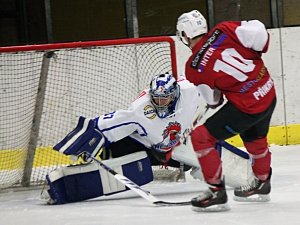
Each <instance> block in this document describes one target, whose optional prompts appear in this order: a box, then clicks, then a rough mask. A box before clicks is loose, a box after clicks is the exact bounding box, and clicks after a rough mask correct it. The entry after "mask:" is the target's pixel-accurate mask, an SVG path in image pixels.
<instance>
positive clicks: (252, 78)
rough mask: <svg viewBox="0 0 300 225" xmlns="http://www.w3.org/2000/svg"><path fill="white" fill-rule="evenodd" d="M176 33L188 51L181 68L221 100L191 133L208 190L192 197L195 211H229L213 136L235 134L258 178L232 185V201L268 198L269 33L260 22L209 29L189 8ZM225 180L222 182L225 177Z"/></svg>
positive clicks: (272, 99) (213, 99)
mask: <svg viewBox="0 0 300 225" xmlns="http://www.w3.org/2000/svg"><path fill="white" fill-rule="evenodd" d="M177 34H178V35H179V37H180V39H181V41H182V42H183V43H184V44H185V45H187V46H188V47H189V48H190V49H191V50H192V55H191V56H190V58H189V59H188V61H187V63H186V68H185V75H186V78H187V80H189V81H190V82H192V83H193V84H195V85H196V86H197V87H198V89H199V91H200V93H205V94H203V97H205V98H206V101H207V103H208V104H209V105H212V106H213V107H217V106H218V105H220V104H222V103H223V96H225V97H226V99H227V103H226V104H224V105H223V106H222V107H221V108H220V109H219V110H218V111H217V112H216V113H215V114H214V115H212V116H211V117H210V118H208V119H207V121H206V122H205V123H204V124H203V125H201V126H198V127H196V128H195V129H194V130H193V132H192V133H191V140H192V144H193V148H194V151H195V152H196V155H197V156H198V161H199V163H200V165H201V168H202V172H203V175H204V179H205V181H206V182H207V184H208V185H209V189H208V190H207V191H204V192H203V193H201V194H200V195H199V196H198V197H196V198H194V199H192V205H193V206H194V209H195V210H196V211H206V210H209V209H212V208H215V210H227V209H229V207H228V205H227V194H226V190H225V184H224V180H223V179H222V163H221V159H220V157H219V154H218V152H217V150H216V148H215V144H216V142H217V140H226V139H227V138H230V137H233V136H234V135H236V134H239V135H240V137H241V139H242V140H243V143H244V146H245V148H246V149H247V151H248V152H249V153H250V155H251V157H252V159H253V165H252V168H253V172H254V174H255V176H256V178H255V179H254V180H253V182H252V183H251V184H250V185H247V186H242V187H240V188H236V189H235V191H234V195H235V197H234V199H235V200H244V201H268V200H269V199H270V198H269V193H270V191H271V184H270V179H271V173H272V170H271V153H270V151H269V148H268V142H267V134H268V131H269V126H270V120H271V116H272V114H273V111H274V108H275V105H276V94H275V88H274V83H273V80H272V78H271V77H270V75H269V72H268V70H267V68H266V67H265V65H264V62H263V60H262V58H261V57H262V53H265V52H266V51H267V49H268V45H269V34H268V32H267V30H266V28H265V26H264V24H262V23H261V22H260V21H258V20H250V21H227V22H222V23H220V24H218V25H216V26H215V27H213V28H212V29H211V30H210V31H208V29H207V23H206V19H205V18H204V17H203V16H202V14H201V13H200V12H199V11H197V10H193V11H191V12H187V13H184V14H182V15H181V16H180V17H179V18H178V21H177ZM225 181H226V180H225Z"/></svg>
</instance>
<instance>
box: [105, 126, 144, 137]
mask: <svg viewBox="0 0 300 225" xmlns="http://www.w3.org/2000/svg"><path fill="white" fill-rule="evenodd" d="M131 124H135V125H137V126H139V127H140V128H141V130H142V131H143V133H142V134H140V133H139V135H140V136H142V137H145V136H147V135H148V134H147V131H146V129H145V128H144V127H143V126H142V125H141V124H139V123H136V122H128V123H120V124H118V125H115V126H112V127H109V128H105V129H102V130H100V131H101V132H102V133H104V132H105V131H109V130H113V129H116V128H118V127H122V126H127V125H131ZM137 130H138V129H136V131H137ZM129 135H130V134H128V136H129Z"/></svg>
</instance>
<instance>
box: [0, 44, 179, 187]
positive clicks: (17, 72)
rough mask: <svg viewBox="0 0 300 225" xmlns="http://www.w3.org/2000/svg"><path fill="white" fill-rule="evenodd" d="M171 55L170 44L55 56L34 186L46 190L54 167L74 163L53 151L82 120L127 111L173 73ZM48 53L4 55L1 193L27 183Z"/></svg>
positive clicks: (0, 85)
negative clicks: (154, 80) (155, 80)
mask: <svg viewBox="0 0 300 225" xmlns="http://www.w3.org/2000/svg"><path fill="white" fill-rule="evenodd" d="M0 51H1V48H0ZM48 51H52V50H51V49H47V52H48ZM170 51H171V50H170V43H169V42H166V41H161V42H153V43H152V42H148V43H132V44H122V45H109V46H91V47H88V48H68V49H59V50H55V51H53V54H49V60H50V65H49V69H48V70H47V71H48V76H47V79H46V83H45V85H46V86H45V88H46V91H45V94H44V95H43V97H44V103H43V108H42V111H41V122H40V126H39V135H38V140H37V147H36V149H35V153H34V161H33V165H32V173H31V179H30V183H31V184H41V183H42V182H43V181H44V178H45V175H46V173H47V172H48V171H49V170H50V169H51V168H53V166H54V167H55V166H57V165H62V164H67V163H68V162H69V159H68V158H67V157H65V156H63V155H61V154H58V153H57V152H54V151H53V150H52V149H51V146H53V145H54V144H56V143H57V142H58V141H59V140H60V139H61V138H63V137H64V136H65V135H66V134H67V133H68V132H69V131H70V130H71V129H72V128H74V126H75V125H76V123H77V119H78V117H79V116H80V115H83V116H85V117H96V116H98V115H101V114H104V113H107V112H111V111H113V110H116V109H119V108H127V106H128V105H129V103H130V102H131V101H133V100H134V99H135V98H136V97H137V96H138V94H139V92H140V91H141V90H142V89H144V88H146V87H147V85H148V83H149V81H150V78H151V77H152V76H153V75H155V74H160V73H165V72H173V71H172V59H171V52H170ZM44 53H45V52H41V51H26V52H17V53H1V54H0V60H1V65H0V76H1V77H0V79H1V80H0V106H1V107H0V113H1V120H0V127H1V131H0V188H1V187H8V186H11V185H13V184H19V183H20V182H21V180H22V175H23V168H24V166H25V165H24V164H25V159H26V155H27V154H28V153H27V151H28V149H27V148H28V142H29V138H30V134H31V126H32V123H33V118H34V113H35V111H34V108H35V104H36V96H37V92H38V89H39V86H38V83H39V79H40V74H41V70H42V69H41V68H42V59H43V54H44ZM173 60H175V59H173Z"/></svg>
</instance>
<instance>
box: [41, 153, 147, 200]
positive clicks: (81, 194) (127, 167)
mask: <svg viewBox="0 0 300 225" xmlns="http://www.w3.org/2000/svg"><path fill="white" fill-rule="evenodd" d="M103 163H105V164H106V165H107V166H109V167H111V168H112V169H113V170H115V171H116V172H117V173H119V174H122V175H124V176H125V177H127V178H129V179H130V180H132V181H133V182H134V183H136V184H138V185H140V186H141V185H144V184H147V183H149V182H151V181H153V173H152V168H151V164H150V160H149V158H148V157H147V154H146V153H145V152H136V153H132V154H129V155H126V156H123V157H119V158H114V159H110V160H104V161H103ZM46 180H47V183H48V194H49V196H50V201H49V202H48V203H49V204H64V203H71V202H78V201H83V200H87V199H91V198H96V197H100V196H103V195H111V194H115V193H119V192H123V191H126V190H128V188H127V187H125V186H124V185H123V184H121V183H120V182H119V181H117V180H116V179H115V178H114V176H113V175H112V174H111V173H109V172H108V171H106V170H105V169H103V168H102V167H101V166H100V165H99V164H97V163H95V162H93V163H89V164H84V165H73V166H67V167H62V168H58V169H56V170H54V171H52V172H50V173H49V174H48V175H47V176H46Z"/></svg>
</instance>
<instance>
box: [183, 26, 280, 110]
mask: <svg viewBox="0 0 300 225" xmlns="http://www.w3.org/2000/svg"><path fill="white" fill-rule="evenodd" d="M268 45H269V34H268V32H267V30H266V28H265V26H264V25H263V24H262V23H261V22H259V21H258V20H251V21H242V22H235V21H232V22H231V21H230V22H222V23H220V24H218V25H217V26H215V27H214V28H213V29H212V30H210V32H209V33H208V34H206V35H204V36H203V37H202V38H201V39H200V41H199V42H198V43H197V44H196V45H195V46H194V48H193V49H192V52H193V54H192V56H191V57H190V58H189V60H188V61H187V63H186V68H185V75H186V78H187V79H188V80H189V81H191V82H192V83H194V84H195V85H196V86H198V85H200V86H201V85H208V86H209V88H210V89H211V90H215V89H217V90H219V91H221V93H223V94H224V95H225V96H226V98H227V100H228V101H230V102H231V103H232V104H234V105H235V106H236V107H237V108H238V109H240V110H241V111H243V112H246V113H249V114H255V113H260V112H262V111H264V110H265V109H266V108H267V107H268V106H269V105H270V103H271V102H272V100H273V99H274V97H275V88H274V83H273V80H272V79H271V77H270V75H269V72H268V70H267V68H266V67H265V65H264V62H263V60H262V58H261V54H262V53H264V52H266V51H267V49H268Z"/></svg>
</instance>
